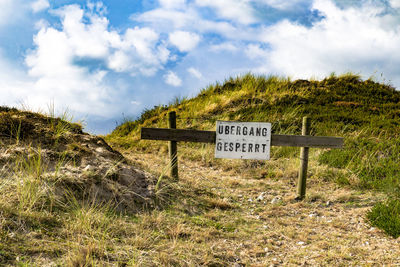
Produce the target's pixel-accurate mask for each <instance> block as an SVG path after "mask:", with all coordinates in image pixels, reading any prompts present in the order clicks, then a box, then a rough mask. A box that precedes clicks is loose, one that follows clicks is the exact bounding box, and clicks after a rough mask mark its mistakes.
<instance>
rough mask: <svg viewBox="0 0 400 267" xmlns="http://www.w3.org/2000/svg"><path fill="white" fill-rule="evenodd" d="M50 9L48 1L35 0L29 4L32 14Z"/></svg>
mask: <svg viewBox="0 0 400 267" xmlns="http://www.w3.org/2000/svg"><path fill="white" fill-rule="evenodd" d="M49 7H50V3H49V1H48V0H37V1H35V2H33V3H32V4H31V8H32V10H33V12H40V11H42V10H45V9H47V8H49Z"/></svg>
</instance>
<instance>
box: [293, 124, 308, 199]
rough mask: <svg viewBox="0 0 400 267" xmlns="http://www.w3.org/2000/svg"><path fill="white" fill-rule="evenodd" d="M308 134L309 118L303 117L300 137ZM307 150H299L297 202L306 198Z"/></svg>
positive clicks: (305, 148)
mask: <svg viewBox="0 0 400 267" xmlns="http://www.w3.org/2000/svg"><path fill="white" fill-rule="evenodd" d="M309 134H310V118H308V117H304V118H303V127H302V135H309ZM308 150H309V147H302V148H301V149H300V170H299V179H298V182H297V197H296V199H298V200H302V199H304V197H305V196H306V183H307V168H308Z"/></svg>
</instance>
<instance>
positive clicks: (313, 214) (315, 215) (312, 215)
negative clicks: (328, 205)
mask: <svg viewBox="0 0 400 267" xmlns="http://www.w3.org/2000/svg"><path fill="white" fill-rule="evenodd" d="M308 217H310V218H315V217H317V214H316V213H311V214H310V215H308Z"/></svg>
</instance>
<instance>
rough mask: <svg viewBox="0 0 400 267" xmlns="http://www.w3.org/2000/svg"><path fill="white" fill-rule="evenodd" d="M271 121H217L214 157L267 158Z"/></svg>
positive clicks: (269, 145)
mask: <svg viewBox="0 0 400 267" xmlns="http://www.w3.org/2000/svg"><path fill="white" fill-rule="evenodd" d="M270 147H271V123H267V122H234V121H217V130H216V140H215V157H216V158H225V159H258V160H268V159H269V154H270Z"/></svg>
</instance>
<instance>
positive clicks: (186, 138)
mask: <svg viewBox="0 0 400 267" xmlns="http://www.w3.org/2000/svg"><path fill="white" fill-rule="evenodd" d="M215 137H216V133H215V131H198V130H182V129H168V128H142V129H141V139H147V140H163V141H176V142H182V141H183V142H201V143H212V144H214V143H215V139H216V138H215ZM271 146H293V147H318V148H342V147H343V138H341V137H325V136H304V135H280V134H272V135H271Z"/></svg>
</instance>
